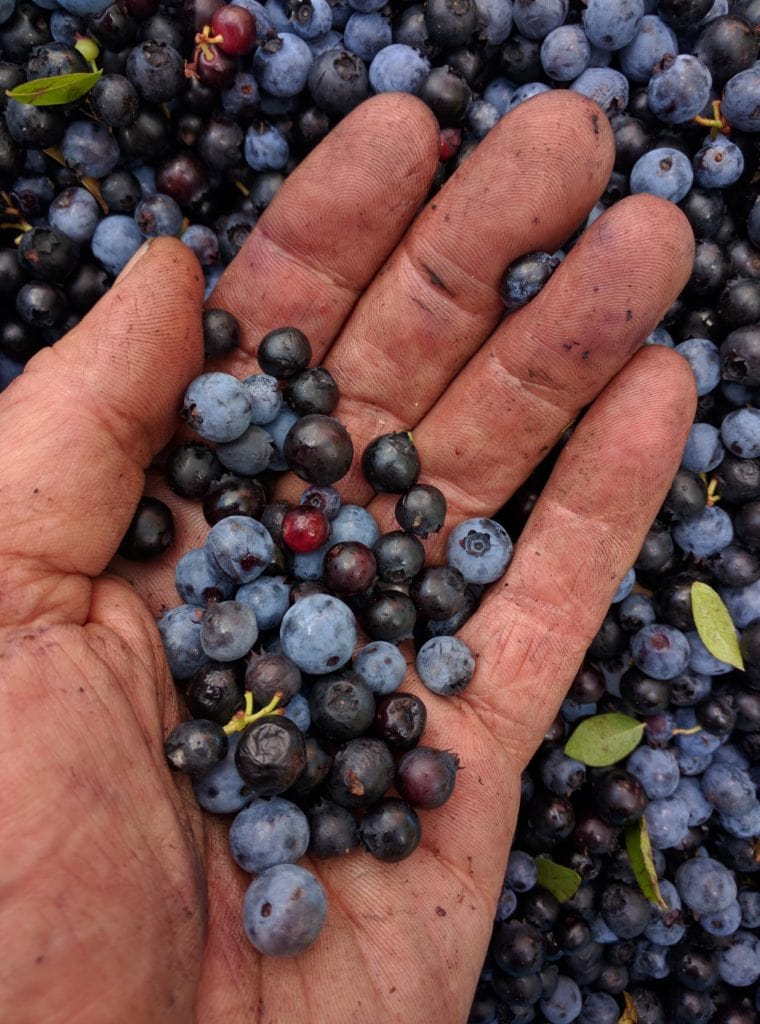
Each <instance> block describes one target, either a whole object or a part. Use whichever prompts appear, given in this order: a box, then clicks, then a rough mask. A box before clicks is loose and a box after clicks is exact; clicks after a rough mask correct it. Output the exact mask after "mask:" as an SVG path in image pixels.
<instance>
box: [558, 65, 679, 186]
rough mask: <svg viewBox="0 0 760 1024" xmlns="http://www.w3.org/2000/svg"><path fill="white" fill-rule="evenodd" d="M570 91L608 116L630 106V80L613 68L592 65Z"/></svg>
mask: <svg viewBox="0 0 760 1024" xmlns="http://www.w3.org/2000/svg"><path fill="white" fill-rule="evenodd" d="M570 89H571V90H572V91H573V92H579V93H580V94H581V95H582V96H588V98H589V99H591V100H593V101H594V102H595V103H597V104H598V105H599V106H600V107H601V108H602V110H603V111H604V112H605V114H607V115H608V116H610V115H612V114H613V113H615V112H616V111H620V110H625V108H626V107H627V106H628V79H627V78H626V77H625V75H622V74H621V73H620V72H619V71H615V70H614V69H613V68H599V67H594V66H593V64H592V66H591V67H588V68H586V70H585V71H583V72H582V73H581V74H580V75H578V77H577V78H576V79H575V81H574V82H573V83H572V85H571V86H570ZM689 170H691V168H689Z"/></svg>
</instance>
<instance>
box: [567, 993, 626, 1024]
mask: <svg viewBox="0 0 760 1024" xmlns="http://www.w3.org/2000/svg"><path fill="white" fill-rule="evenodd" d="M619 1019H620V1007H619V1006H618V1004H617V1002H616V1000H615V999H614V998H613V997H612V996H611V995H610V994H609V993H608V992H589V993H588V994H587V995H586V996H584V999H583V1007H582V1009H581V1012H580V1014H579V1016H578V1017H576V1021H577V1024H617V1022H618V1020H619Z"/></svg>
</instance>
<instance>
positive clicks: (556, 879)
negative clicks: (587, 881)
mask: <svg viewBox="0 0 760 1024" xmlns="http://www.w3.org/2000/svg"><path fill="white" fill-rule="evenodd" d="M536 867H537V868H538V884H539V885H540V886H543V888H544V889H548V890H549V892H550V893H551V894H552V896H554V898H555V899H557V900H559V902H560V903H564V902H565V900H569V899H572V898H573V896H575V893H576V890H577V889H578V886H579V885H580V884H581V876H580V875H579V874H578V872H577V871H573V869H572V868H566V867H563V865H562V864H555V862H554V861H553V860H552V859H551V858H550V857H544V856H540V857H536Z"/></svg>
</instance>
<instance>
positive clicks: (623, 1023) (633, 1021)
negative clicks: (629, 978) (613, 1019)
mask: <svg viewBox="0 0 760 1024" xmlns="http://www.w3.org/2000/svg"><path fill="white" fill-rule="evenodd" d="M623 999H625V1009H624V1010H623V1012H622V1013H621V1014H620V1017H619V1018H618V1024H638V1020H639V1015H638V1013H637V1012H636V1004H635V1003H634V1001H633V999H631V997H630V995H629V994H628V992H624V993H623Z"/></svg>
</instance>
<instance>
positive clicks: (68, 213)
mask: <svg viewBox="0 0 760 1024" xmlns="http://www.w3.org/2000/svg"><path fill="white" fill-rule="evenodd" d="M48 219H49V220H50V225H51V227H53V228H55V230H56V231H60V232H61V233H62V234H64V235H66V236H67V237H68V238H70V239H71V240H72V241H73V242H78V243H83V242H88V241H89V240H90V238H92V234H93V232H94V230H95V228H96V227H97V224H98V221H99V220H100V209H99V207H98V204H97V202H96V201H95V198H94V196H92V195H90V193H89V192H88V191H87V190H86V189H84V188H78V187H77V188H67V189H64V190H63V191H62V192H59V193H58V195H57V196H56V197H55V199H54V200H53V202H52V203H51V204H50V208H49V210H48Z"/></svg>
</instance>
